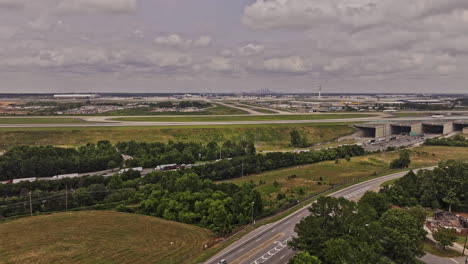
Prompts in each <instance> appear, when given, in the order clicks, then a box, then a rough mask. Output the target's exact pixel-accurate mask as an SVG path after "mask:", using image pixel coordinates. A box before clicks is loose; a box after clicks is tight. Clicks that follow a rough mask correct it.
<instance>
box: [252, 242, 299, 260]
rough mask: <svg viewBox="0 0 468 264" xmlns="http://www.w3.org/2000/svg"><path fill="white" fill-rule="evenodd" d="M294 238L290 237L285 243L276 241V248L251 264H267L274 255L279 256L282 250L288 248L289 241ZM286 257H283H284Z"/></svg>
mask: <svg viewBox="0 0 468 264" xmlns="http://www.w3.org/2000/svg"><path fill="white" fill-rule="evenodd" d="M291 239H292V237H288V238H287V239H286V240H284V241H283V242H280V241H275V243H276V244H277V245H276V246H275V247H274V248H272V249H270V250H268V252H267V253H265V254H263V255H262V256H261V257H260V258H258V259H256V260H255V261H253V262H251V263H250V264H262V263H265V261H267V260H268V259H270V258H271V257H273V256H274V255H276V254H278V253H279V252H280V251H281V250H283V249H285V248H287V246H288V241H289V240H291ZM284 256H285V255H283V257H284Z"/></svg>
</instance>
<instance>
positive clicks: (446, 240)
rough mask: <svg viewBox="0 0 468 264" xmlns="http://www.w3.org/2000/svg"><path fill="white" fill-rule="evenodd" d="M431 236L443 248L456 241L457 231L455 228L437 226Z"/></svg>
mask: <svg viewBox="0 0 468 264" xmlns="http://www.w3.org/2000/svg"><path fill="white" fill-rule="evenodd" d="M432 236H433V237H434V240H435V241H437V243H439V245H440V246H441V247H442V248H443V249H445V248H447V247H451V246H453V243H455V241H457V238H458V237H457V231H456V230H455V229H448V228H439V229H438V230H437V231H435V232H434V233H433V234H432Z"/></svg>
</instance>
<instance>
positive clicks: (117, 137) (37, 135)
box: [0, 123, 355, 150]
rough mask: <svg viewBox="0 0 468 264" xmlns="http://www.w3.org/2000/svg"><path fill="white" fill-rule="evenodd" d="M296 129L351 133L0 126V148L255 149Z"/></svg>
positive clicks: (273, 145)
mask: <svg viewBox="0 0 468 264" xmlns="http://www.w3.org/2000/svg"><path fill="white" fill-rule="evenodd" d="M293 128H296V129H298V130H300V131H303V133H304V134H306V135H307V137H308V140H309V142H311V143H318V142H325V141H332V140H334V139H336V138H339V137H341V136H345V135H348V134H351V133H353V132H354V131H355V130H354V128H352V127H350V126H349V124H348V123H322V124H320V123H316V124H275V125H233V126H185V127H83V128H81V127H80V128H74V127H62V128H1V129H0V149H7V148H9V147H11V146H15V145H55V146H78V145H83V144H86V143H96V142H97V141H99V140H109V141H111V142H113V143H117V142H119V141H129V140H137V141H146V142H166V141H168V140H169V139H172V140H174V141H184V142H189V141H193V142H203V143H206V142H209V141H218V142H220V141H226V140H235V141H238V140H241V139H247V140H252V141H256V143H257V146H258V148H259V150H274V149H284V148H288V145H289V140H290V138H289V133H290V131H291V130H292V129H293Z"/></svg>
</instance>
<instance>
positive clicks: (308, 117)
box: [114, 114, 372, 122]
mask: <svg viewBox="0 0 468 264" xmlns="http://www.w3.org/2000/svg"><path fill="white" fill-rule="evenodd" d="M370 116H372V115H367V114H318V115H264V116H251V115H248V116H213V117H207V116H206V117H205V116H193V117H121V118H114V120H118V121H138V122H215V121H224V122H232V121H278V120H320V119H346V118H359V117H370Z"/></svg>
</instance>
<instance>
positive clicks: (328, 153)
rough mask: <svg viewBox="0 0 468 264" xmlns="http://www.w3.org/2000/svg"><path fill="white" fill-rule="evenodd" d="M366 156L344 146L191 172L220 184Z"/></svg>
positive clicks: (222, 163)
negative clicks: (225, 181) (319, 163)
mask: <svg viewBox="0 0 468 264" xmlns="http://www.w3.org/2000/svg"><path fill="white" fill-rule="evenodd" d="M365 153H366V152H365V150H364V149H363V148H362V147H361V146H357V145H345V146H340V147H336V148H330V149H324V150H316V151H309V152H300V153H291V152H270V153H266V154H257V155H248V156H243V157H237V158H233V159H231V160H222V161H219V162H216V163H210V164H206V165H204V166H197V167H194V168H192V170H193V171H194V172H195V173H197V174H198V175H200V176H201V177H203V178H207V179H210V180H213V181H218V180H226V179H232V178H237V177H240V176H242V175H248V174H255V173H261V172H264V171H269V170H275V169H279V168H284V167H290V166H297V165H304V164H312V163H317V162H321V161H327V160H336V159H342V158H346V157H353V156H361V155H364V154H365Z"/></svg>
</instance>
